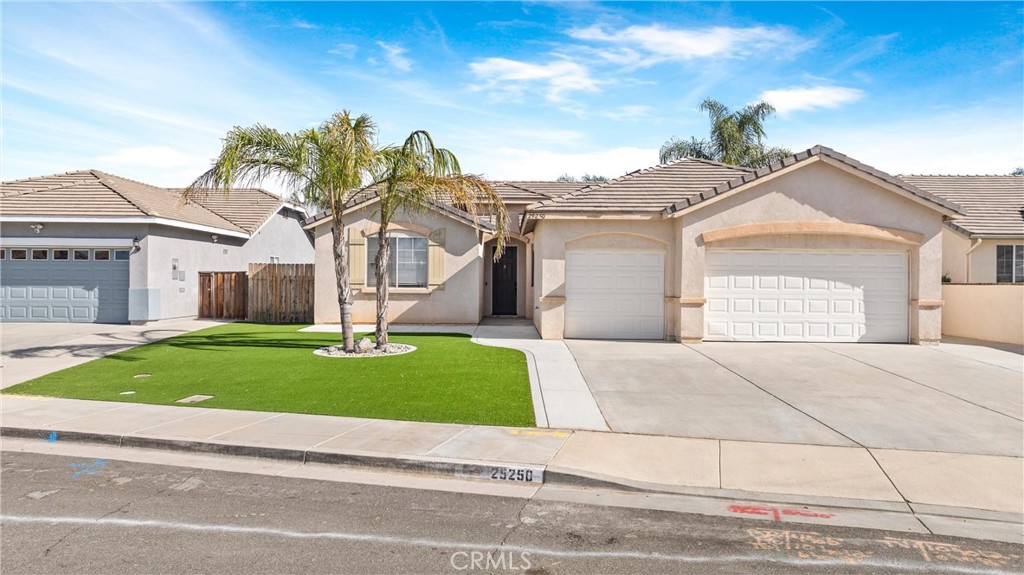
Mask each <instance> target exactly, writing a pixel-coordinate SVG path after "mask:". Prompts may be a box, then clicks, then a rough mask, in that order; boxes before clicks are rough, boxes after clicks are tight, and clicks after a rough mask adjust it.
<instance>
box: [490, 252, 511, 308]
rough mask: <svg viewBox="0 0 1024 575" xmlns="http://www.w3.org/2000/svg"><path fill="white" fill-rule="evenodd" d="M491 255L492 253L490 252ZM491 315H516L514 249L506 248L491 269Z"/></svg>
mask: <svg viewBox="0 0 1024 575" xmlns="http://www.w3.org/2000/svg"><path fill="white" fill-rule="evenodd" d="M492 254H493V252H492ZM491 314H492V315H516V248H515V247H514V246H506V247H505V253H503V254H502V255H501V259H500V260H498V261H496V262H494V266H493V267H492V268H491Z"/></svg>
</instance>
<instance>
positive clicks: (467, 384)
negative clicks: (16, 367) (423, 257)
mask: <svg viewBox="0 0 1024 575" xmlns="http://www.w3.org/2000/svg"><path fill="white" fill-rule="evenodd" d="M301 327H303V326H297V325H264V324H250V323H232V324H227V325H223V326H217V327H212V328H209V329H204V330H200V331H196V332H192V333H188V334H185V335H180V336H177V337H172V338H169V339H165V340H163V341H158V342H156V343H151V344H148V345H144V346H140V347H137V348H134V349H131V350H128V351H125V352H122V353H117V354H114V355H111V356H107V357H104V358H101V359H97V360H95V361H90V362H89V363H85V364H82V365H79V366H76V367H72V368H68V369H65V370H63V371H58V372H55V373H51V374H49V375H44V376H43V377H40V378H37V379H33V380H31V381H27V382H25V383H22V384H19V385H15V386H13V387H10V388H8V389H5V390H4V393H11V394H20V395H46V396H54V397H68V398H74V399H100V400H106V401H125V402H134V403H156V404H163V405H182V404H177V403H175V401H177V400H179V399H182V398H184V397H188V396H190V395H197V394H202V395H212V396H214V397H213V398H212V399H208V400H206V401H203V402H201V403H198V404H195V405H196V406H199V407H215V408H224V409H249V410H257V411H284V412H291V413H315V414H321V415H346V416H352V417H370V418H380V419H404V420H412V421H437V422H446V423H475V424H483V425H509V426H533V425H534V424H535V422H534V417H533V405H532V401H531V399H530V382H529V376H528V375H527V367H526V357H525V356H524V355H523V353H522V352H521V351H518V350H514V349H504V348H497V347H487V346H482V345H477V344H475V343H473V342H471V341H470V337H469V336H468V335H464V334H421V333H417V334H403V333H393V334H391V341H392V342H394V343H407V344H411V345H414V346H416V348H417V349H416V351H413V352H412V353H407V354H403V355H396V356H390V357H364V358H331V357H321V356H318V355H314V354H313V350H314V349H316V348H319V347H324V346H328V345H337V344H339V343H341V342H340V340H341V336H340V334H337V333H317V332H305V333H304V332H299V331H298V330H299V329H300V328H301ZM142 373H148V374H151V375H150V377H147V378H135V377H134V376H135V375H137V374H142ZM123 391H134V392H135V393H134V394H133V395H120V393H121V392H123Z"/></svg>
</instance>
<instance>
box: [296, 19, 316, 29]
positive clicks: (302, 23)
mask: <svg viewBox="0 0 1024 575" xmlns="http://www.w3.org/2000/svg"><path fill="white" fill-rule="evenodd" d="M292 27H293V28H301V29H303V30H315V29H317V28H319V26H317V25H316V24H313V23H311V22H307V21H305V20H301V19H299V18H296V19H295V20H292Z"/></svg>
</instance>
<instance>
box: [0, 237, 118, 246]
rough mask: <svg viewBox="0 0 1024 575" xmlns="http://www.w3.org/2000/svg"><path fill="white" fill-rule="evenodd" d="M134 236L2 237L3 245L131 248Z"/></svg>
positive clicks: (0, 244)
mask: <svg viewBox="0 0 1024 575" xmlns="http://www.w3.org/2000/svg"><path fill="white" fill-rule="evenodd" d="M132 241H133V240H132V238H31V237H25V238H10V237H5V238H0V246H3V247H15V248H20V247H29V248H41V247H54V248H63V247H71V248H92V247H99V248H130V247H132Z"/></svg>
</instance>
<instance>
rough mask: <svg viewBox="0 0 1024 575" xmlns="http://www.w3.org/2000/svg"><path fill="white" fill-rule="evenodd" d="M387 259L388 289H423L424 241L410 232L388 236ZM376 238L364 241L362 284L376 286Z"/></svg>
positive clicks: (425, 277)
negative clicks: (363, 277) (389, 249)
mask: <svg viewBox="0 0 1024 575" xmlns="http://www.w3.org/2000/svg"><path fill="white" fill-rule="evenodd" d="M388 235H389V236H390V238H389V239H390V243H391V258H390V259H389V260H388V284H389V285H390V286H391V287H400V288H401V287H423V288H425V287H427V238H425V237H423V236H421V235H417V234H414V233H410V232H392V233H390V234H388ZM376 264H377V236H376V235H373V236H371V237H368V238H366V285H367V286H370V287H374V286H376V285H377V265H376Z"/></svg>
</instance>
